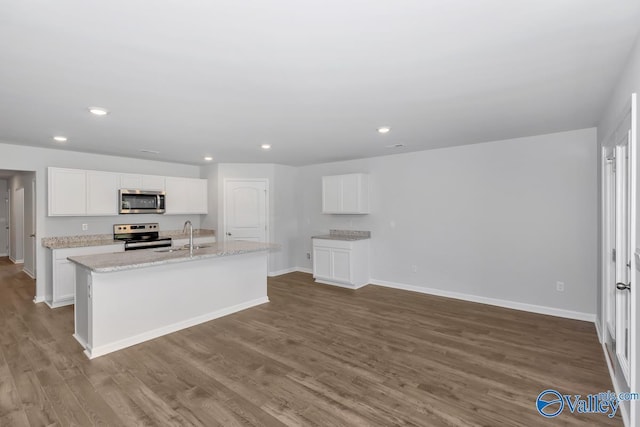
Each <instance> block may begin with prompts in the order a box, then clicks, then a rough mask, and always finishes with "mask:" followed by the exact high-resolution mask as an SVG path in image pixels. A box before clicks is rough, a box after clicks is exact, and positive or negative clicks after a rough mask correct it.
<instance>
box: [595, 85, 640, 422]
mask: <svg viewBox="0 0 640 427" xmlns="http://www.w3.org/2000/svg"><path fill="white" fill-rule="evenodd" d="M637 114H638V110H637V95H636V94H635V93H632V94H631V96H630V98H629V101H628V102H627V103H626V105H625V107H624V109H623V110H621V112H620V114H619V115H618V116H617V117H618V119H617V121H616V122H615V126H613V128H612V129H611V130H610V132H609V134H608V135H607V137H606V138H604V139H603V140H602V141H603V142H602V150H601V157H600V162H601V163H600V166H601V169H600V170H601V174H600V175H601V176H600V188H601V195H600V200H599V203H600V213H601V217H600V237H601V239H600V254H599V263H600V267H601V268H600V277H599V278H598V280H599V282H600V296H601V301H600V304H601V305H600V309H601V310H600V313H601V319H600V322H596V327H597V329H598V334H599V339H600V342H601V344H602V346H603V351H604V353H605V359H606V361H607V365H608V367H609V373H610V375H611V379H612V382H613V386H614V389H615V390H616V392H620V391H627V390H620V386H624V387H628V388H629V391H631V392H638V391H639V390H638V387H639V386H640V339H639V338H640V337H639V336H638V333H639V331H640V330H639V329H638V328H637V324H638V323H637V322H638V307H640V292H639V291H640V287H638V283H637V278H638V277H640V275H639V274H637V273H638V269H640V262H639V260H638V259H637V258H636V257H635V256H634V254H633V253H632V254H629V255H630V257H629V258H630V259H629V260H630V263H631V268H630V270H629V277H628V280H629V282H630V283H631V291H630V295H629V298H630V299H631V300H630V315H629V327H630V329H631V331H630V334H629V335H630V339H629V340H630V343H629V370H630V372H629V383H628V384H619V383H618V378H619V377H620V374H619V373H618V372H617V368H618V366H616V365H617V357H616V354H615V353H614V354H612V355H611V356H612V357H613V358H614V360H611V359H610V358H609V357H610V354H609V353H608V351H607V347H606V346H605V339H606V334H607V333H608V331H607V324H606V322H607V319H606V310H607V307H606V304H607V297H606V292H607V289H606V285H607V283H608V277H607V272H608V269H607V265H606V263H607V262H608V260H607V257H608V254H607V250H606V249H607V243H606V241H605V239H606V237H607V234H606V233H607V227H608V224H607V223H606V220H607V215H606V214H605V212H606V208H607V203H608V201H607V200H606V197H607V189H606V188H605V186H606V184H607V181H606V176H605V173H606V157H607V147H608V148H609V149H611V148H613V149H614V151H615V146H616V144H617V140H618V138H616V132H618V131H619V129H620V126H621V124H622V123H623V122H624V121H625V119H627V117H628V116H630V126H631V134H630V137H629V138H628V150H627V152H628V155H629V171H628V181H629V182H628V185H629V192H630V195H629V209H628V214H629V230H628V235H629V246H630V248H631V251H632V252H634V251H635V252H636V253H638V251H640V249H638V246H637V245H638V241H637V238H636V237H637V236H636V228H637V223H636V218H637V197H636V192H637V188H636V187H637V178H638V175H637V156H638V145H637ZM616 249H617V248H616ZM616 292H623V291H616ZM624 292H626V291H624ZM615 338H616V337H614V339H615ZM623 380H624V378H623ZM625 403H628V407H627V406H626V405H625V404H622V405H620V412H621V414H622V418H623V420H624V421H625V424H627V423H628V424H627V425H636V422H637V421H638V417H640V408H639V405H640V401H637V400H631V401H628V402H625ZM627 408H628V409H627ZM627 411H628V412H627Z"/></svg>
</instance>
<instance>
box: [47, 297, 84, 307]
mask: <svg viewBox="0 0 640 427" xmlns="http://www.w3.org/2000/svg"><path fill="white" fill-rule="evenodd" d="M44 302H45V303H46V304H47V305H48V306H49V308H58V307H64V306H66V305H73V304H75V302H76V301H75V298H71V299H62V300H58V301H56V302H49V301H46V300H45V301H44Z"/></svg>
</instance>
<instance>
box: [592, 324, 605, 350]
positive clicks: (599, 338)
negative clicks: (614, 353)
mask: <svg viewBox="0 0 640 427" xmlns="http://www.w3.org/2000/svg"><path fill="white" fill-rule="evenodd" d="M598 320H599V319H598V318H596V320H595V321H594V322H593V323H594V324H595V325H596V334H598V342H599V343H600V344H603V343H604V335H602V332H601V331H600V322H598Z"/></svg>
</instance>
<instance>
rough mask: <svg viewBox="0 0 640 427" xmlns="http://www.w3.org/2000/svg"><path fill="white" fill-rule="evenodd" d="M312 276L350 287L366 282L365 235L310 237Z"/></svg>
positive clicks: (323, 281)
mask: <svg viewBox="0 0 640 427" xmlns="http://www.w3.org/2000/svg"><path fill="white" fill-rule="evenodd" d="M313 277H314V279H315V280H316V282H318V283H325V284H329V285H336V286H342V287H345V288H350V289H358V288H361V287H362V286H364V285H366V284H367V283H369V239H362V240H332V239H317V238H315V239H313Z"/></svg>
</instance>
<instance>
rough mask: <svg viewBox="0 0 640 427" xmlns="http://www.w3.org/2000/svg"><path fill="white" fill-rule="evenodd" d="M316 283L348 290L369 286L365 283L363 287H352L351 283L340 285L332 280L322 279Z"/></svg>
mask: <svg viewBox="0 0 640 427" xmlns="http://www.w3.org/2000/svg"><path fill="white" fill-rule="evenodd" d="M315 281H316V283H322V284H323V285H331V286H339V287H341V288H347V289H360V288H363V287H365V286H367V285H368V283H363V284H361V285H352V284H350V283H340V282H333V281H331V280H322V279H316V280H315Z"/></svg>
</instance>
